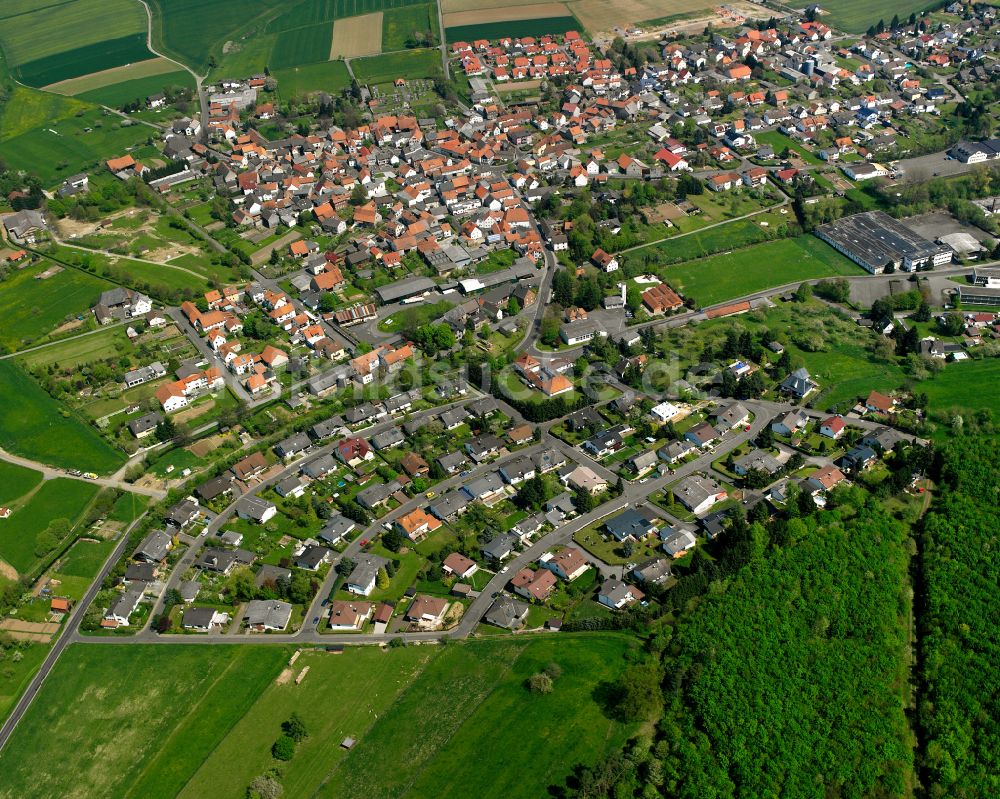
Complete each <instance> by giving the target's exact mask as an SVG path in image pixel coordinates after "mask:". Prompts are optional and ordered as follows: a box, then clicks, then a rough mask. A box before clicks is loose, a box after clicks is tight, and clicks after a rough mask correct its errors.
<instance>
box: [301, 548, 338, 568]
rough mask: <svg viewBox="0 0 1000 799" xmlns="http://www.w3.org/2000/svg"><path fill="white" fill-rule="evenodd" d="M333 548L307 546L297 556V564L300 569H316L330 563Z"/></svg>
mask: <svg viewBox="0 0 1000 799" xmlns="http://www.w3.org/2000/svg"><path fill="white" fill-rule="evenodd" d="M332 557H333V550H332V549H327V548H326V547H318V546H307V547H306V548H305V549H304V550H303V551H302V554H301V555H299V556H298V557H297V558H295V566H296V567H297V568H299V569H307V570H308V571H316V570H317V569H318V568H319V567H320V566H322V565H323V564H324V563H329V562H330V558H332Z"/></svg>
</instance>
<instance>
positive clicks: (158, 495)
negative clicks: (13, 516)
mask: <svg viewBox="0 0 1000 799" xmlns="http://www.w3.org/2000/svg"><path fill="white" fill-rule="evenodd" d="M0 460H2V461H7V463H13V464H15V465H16V466H23V467H25V468H26V469H34V470H35V471H36V472H41V473H42V479H44V480H54V479H55V478H57V477H60V478H65V479H67V480H80V481H81V482H84V483H91V484H92V485H99V486H104V487H105V488H117V489H119V490H120V491H131V492H132V493H133V494H143V495H144V496H147V497H153V498H154V499H156V500H161V499H163V498H164V497H165V496H166V495H167V492H166V491H161V490H160V489H158V488H147V487H143V486H137V485H133V484H132V483H126V482H125V481H124V480H118V479H115V478H114V477H95V478H93V479H87V478H86V477H83V476H82V475H75V474H70V473H69V472H67V471H66V470H65V469H57V468H55V467H54V466H49V465H47V464H45V463H39V462H38V461H33V460H29V459H28V458H22V457H21V456H20V455H14V454H13V453H10V452H7V450H5V449H0Z"/></svg>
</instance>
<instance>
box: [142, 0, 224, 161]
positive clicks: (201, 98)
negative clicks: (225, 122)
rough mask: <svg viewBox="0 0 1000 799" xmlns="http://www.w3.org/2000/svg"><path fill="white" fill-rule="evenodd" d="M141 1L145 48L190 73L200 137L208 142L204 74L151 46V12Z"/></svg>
mask: <svg viewBox="0 0 1000 799" xmlns="http://www.w3.org/2000/svg"><path fill="white" fill-rule="evenodd" d="M139 2H140V3H142V7H143V8H144V9H146V48H147V49H148V50H149V51H150V52H151V53H154V54H155V55H158V56H159V57H160V58H165V59H167V61H173V63H175V64H177V66H179V67H180V68H181V69H183V70H184V71H185V72H189V73H191V77H192V78H194V86H195V91H196V92H197V93H198V103H199V105H200V107H201V139H202V143H203V144H207V143H208V98H207V97H206V96H205V92H204V90H203V89H202V86H201V84H202V81H203V80H205V76H204V75H199V74H198V73H197V72H195V71H194V70H193V69H191V67H189V66H188V65H187V64H185V63H183V62H181V61H174V59H172V58H171V57H170V56H168V55H164V54H163V53H161V52H160V51H159V50H157V49H156V48H155V47H154V46H153V12H152V10H151V9H150V7H149V4H148V3H147V2H146V0H139Z"/></svg>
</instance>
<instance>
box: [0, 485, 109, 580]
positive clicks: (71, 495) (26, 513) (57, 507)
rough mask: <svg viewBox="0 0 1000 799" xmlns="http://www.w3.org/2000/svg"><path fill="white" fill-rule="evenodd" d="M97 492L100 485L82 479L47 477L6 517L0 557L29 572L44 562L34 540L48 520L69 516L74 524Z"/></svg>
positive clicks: (0, 543) (19, 569) (0, 531)
mask: <svg viewBox="0 0 1000 799" xmlns="http://www.w3.org/2000/svg"><path fill="white" fill-rule="evenodd" d="M96 495H97V486H95V485H91V484H90V483H85V482H83V481H82V480H69V479H67V478H62V477H60V478H56V479H54V480H46V481H45V482H44V483H42V485H41V487H40V488H39V489H38V491H36V492H35V493H34V494H33V495H32V497H31V499H29V500H28V502H27V503H26V504H25V505H23V506H22V507H20V508H18V509H16V510H15V512H14V513H12V514H11V516H10V518H9V519H5V520H4V522H3V526H2V527H0V558H3V559H4V560H5V561H7V563H9V564H10V565H11V566H13V567H14V568H15V569H17V570H18V572H20V573H21V574H24V573H27V572H30V571H31V570H32V569H33V568H34V567H35V566H36V565H38V563H39V562H40V561H41V558H40V557H39V556H38V555H36V554H35V541H36V540H37V538H38V535H39V534H40V533H41V532H42V531H43V530H44V529H45V528H46V527H47V526H48V524H49V522H51V521H52V520H53V519H69V521H70V522H71V523H75V522H76V521H78V520H79V518H80V516H81V515H82V514H83V512H84V511H85V510H86V509H87V507H88V506H89V505H90V502H91V501H92V500H93V499H94V497H95V496H96Z"/></svg>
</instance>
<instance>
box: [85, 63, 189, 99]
mask: <svg viewBox="0 0 1000 799" xmlns="http://www.w3.org/2000/svg"><path fill="white" fill-rule="evenodd" d="M171 86H182V87H185V88H189V89H193V88H194V79H193V78H192V77H191V75H190V73H188V72H185V71H184V70H182V69H179V70H174V71H171V72H164V73H161V74H159V75H149V76H147V77H144V78H133V79H131V80H123V81H120V82H118V83H112V84H110V85H108V86H99V87H96V88H93V89H87V90H85V91H81V92H79V93H78V94H76V95H74V96H76V97H78V98H80V99H81V100H86V101H87V102H90V103H98V104H99V105H107V106H110V107H111V108H120V107H121V106H123V105H126V104H128V103H131V102H132V101H134V100H138V99H142V100H145V99H146V98H147V97H149V95H151V94H156V93H158V92H162V91H163V90H164V89H165V88H168V87H171Z"/></svg>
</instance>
